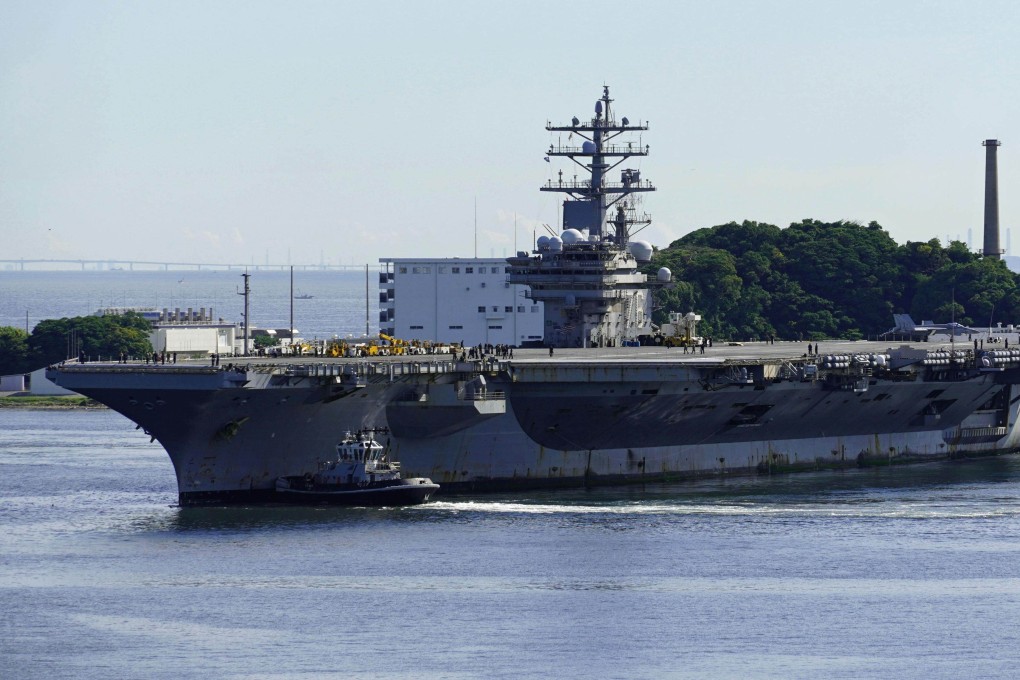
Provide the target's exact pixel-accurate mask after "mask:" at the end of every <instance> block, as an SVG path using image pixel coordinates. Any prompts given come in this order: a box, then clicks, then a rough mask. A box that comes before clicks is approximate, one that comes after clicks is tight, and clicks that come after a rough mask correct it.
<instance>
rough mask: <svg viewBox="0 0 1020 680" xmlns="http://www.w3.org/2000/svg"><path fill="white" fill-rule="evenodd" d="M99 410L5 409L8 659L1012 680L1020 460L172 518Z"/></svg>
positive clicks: (0, 594) (0, 549)
mask: <svg viewBox="0 0 1020 680" xmlns="http://www.w3.org/2000/svg"><path fill="white" fill-rule="evenodd" d="M175 503H176V485H175V482H174V478H173V470H172V467H171V465H170V463H169V460H168V458H167V457H166V455H165V453H164V452H163V451H162V450H161V449H160V448H159V447H158V445H155V444H150V443H149V440H148V437H146V436H144V435H143V434H142V433H141V432H140V431H136V430H134V429H133V426H132V425H131V424H130V423H128V422H127V421H125V420H124V419H122V418H120V417H119V416H117V415H116V414H112V413H110V412H105V411H103V412H81V411H72V412H59V413H55V412H23V411H18V412H13V411H0V622H2V626H3V628H2V632H3V633H4V634H3V635H2V636H0V658H2V659H3V668H4V671H3V672H2V673H0V675H2V676H3V677H12V678H30V677H44V676H45V677H47V678H52V677H95V678H100V677H102V678H108V677H152V678H181V677H196V678H198V677H281V678H285V677H293V678H311V677H323V676H330V675H333V676H335V677H340V676H343V677H387V678H388V677H408V678H419V677H425V678H429V677H434V678H469V677H505V678H520V677H542V678H545V677H585V678H587V677H619V678H630V677H647V678H661V677H677V678H686V677H690V678H701V677H803V678H816V677H845V678H858V677H897V678H898V677H913V678H921V677H924V678H928V677H1011V676H1012V675H1013V673H1014V671H1015V667H1016V663H1017V661H1018V660H1020V658H1018V657H1020V653H1018V651H1017V645H1016V642H1017V641H1016V633H1015V632H1014V628H1015V627H1014V625H1013V623H1012V622H1014V621H1015V620H1016V619H1017V616H1018V614H1020V607H1018V605H1020V578H1018V576H1020V574H1018V566H1017V565H1018V564H1020V561H1018V557H1020V521H1018V519H1020V459H1018V458H1017V457H1002V458H996V459H989V460H981V461H970V462H959V463H945V464H931V465H918V466H912V467H903V468H899V467H898V468H891V469H869V470H859V471H857V470H855V471H848V472H835V473H810V474H800V475H791V476H785V477H784V476H780V477H775V478H760V477H755V478H739V479H727V480H712V481H703V482H699V483H696V484H686V485H654V486H645V487H642V488H623V489H596V490H570V491H563V492H551V491H543V492H535V493H528V494H521V495H495V496H446V497H440V499H439V500H438V501H436V502H434V503H430V504H428V505H425V506H419V507H413V508H400V509H358V508H294V507H249V508H243V507H241V508H238V507H229V508H179V507H177V506H176V504H175Z"/></svg>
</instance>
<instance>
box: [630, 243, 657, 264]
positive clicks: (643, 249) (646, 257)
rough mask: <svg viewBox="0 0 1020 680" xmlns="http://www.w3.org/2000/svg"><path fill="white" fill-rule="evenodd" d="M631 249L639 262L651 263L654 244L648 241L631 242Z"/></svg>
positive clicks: (631, 252)
mask: <svg viewBox="0 0 1020 680" xmlns="http://www.w3.org/2000/svg"><path fill="white" fill-rule="evenodd" d="M629 249H630V254H631V255H633V256H634V259H635V260H637V261H638V262H650V261H651V259H652V244H651V243H649V242H648V241H631V242H630V248H629Z"/></svg>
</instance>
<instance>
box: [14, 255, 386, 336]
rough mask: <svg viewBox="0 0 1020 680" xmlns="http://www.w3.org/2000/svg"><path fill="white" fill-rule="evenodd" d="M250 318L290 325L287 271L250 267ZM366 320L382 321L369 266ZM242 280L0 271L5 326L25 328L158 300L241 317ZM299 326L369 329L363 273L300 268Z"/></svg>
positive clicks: (311, 332) (232, 275)
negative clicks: (309, 297)
mask: <svg viewBox="0 0 1020 680" xmlns="http://www.w3.org/2000/svg"><path fill="white" fill-rule="evenodd" d="M249 281H250V286H251V296H250V309H249V313H250V314H251V323H252V324H253V325H254V326H258V327H261V328H287V327H288V325H289V324H290V272H289V271H271V272H269V271H258V272H252V274H251V279H250V280H249ZM368 283H369V286H368V303H369V310H368V319H369V325H370V331H371V332H373V333H374V332H378V328H379V274H378V272H377V271H371V272H369V281H368ZM243 289H244V281H243V279H242V278H241V274H240V272H237V271H165V272H164V271H133V272H132V271H85V272H73V271H58V272H35V271H26V272H17V271H0V326H14V327H16V328H22V329H24V328H25V317H26V313H27V315H28V328H29V330H30V331H31V329H32V328H34V327H35V325H36V324H37V323H39V321H41V320H43V319H60V318H62V317H73V316H87V315H89V314H92V313H94V312H95V311H96V310H98V309H100V308H102V307H154V308H156V309H160V310H161V309H163V308H167V309H170V310H173V309H174V308H180V309H181V310H186V309H187V308H189V307H191V308H192V309H194V310H195V311H196V312H197V311H198V310H199V309H200V308H202V307H205V308H206V309H207V310H208V309H209V308H210V307H211V308H212V309H213V314H214V315H215V316H216V317H217V318H223V319H225V320H227V321H235V322H238V323H240V322H241V321H242V319H243V313H244V297H243V296H242V295H239V294H238V292H239V291H243ZM294 293H295V295H300V294H306V295H311V296H312V298H311V299H309V300H294V326H295V327H296V328H297V329H298V331H299V333H300V335H301V337H303V338H306V339H312V338H320V339H321V338H331V337H333V335H334V334H338V335H341V336H346V335H348V334H355V335H360V334H363V333H364V332H365V273H364V272H331V271H295V272H294Z"/></svg>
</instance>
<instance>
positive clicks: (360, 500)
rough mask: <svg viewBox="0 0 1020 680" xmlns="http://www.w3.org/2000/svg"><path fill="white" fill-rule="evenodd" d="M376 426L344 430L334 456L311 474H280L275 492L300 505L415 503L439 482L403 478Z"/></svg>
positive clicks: (420, 501) (430, 494) (426, 498)
mask: <svg viewBox="0 0 1020 680" xmlns="http://www.w3.org/2000/svg"><path fill="white" fill-rule="evenodd" d="M376 431H377V430H360V431H358V432H355V433H353V434H352V433H350V432H347V433H345V434H344V438H343V440H342V441H341V442H340V443H339V444H337V445H336V453H337V457H336V459H335V460H330V461H324V462H322V463H319V469H318V471H317V472H315V473H314V474H311V473H308V474H304V475H294V476H289V477H279V478H278V479H277V480H276V495H277V497H278V499H279V500H280V501H282V502H285V503H297V504H302V505H417V504H419V503H424V502H426V501H428V500H429V498H430V497H431V496H432V494H434V493H435V492H436V491H438V490H439V485H438V484H436V483H434V482H433V481H432V480H431V479H429V478H428V477H412V478H409V479H403V478H401V476H400V463H398V462H396V461H389V460H386V455H385V451H384V449H383V447H382V446H381V445H380V444H379V442H377V441H376V440H375V439H374V434H375V432H376Z"/></svg>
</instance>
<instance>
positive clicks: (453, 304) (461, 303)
mask: <svg viewBox="0 0 1020 680" xmlns="http://www.w3.org/2000/svg"><path fill="white" fill-rule="evenodd" d="M379 263H380V265H381V267H380V269H381V271H380V273H379V330H380V332H382V333H385V334H387V335H392V336H393V337H396V338H401V339H404V340H429V341H434V342H463V343H464V344H466V345H480V344H493V345H501V344H506V345H512V346H517V347H520V346H521V345H523V344H525V343H541V342H542V329H543V324H544V318H545V317H544V314H543V311H542V304H541V303H536V302H534V301H533V300H531V299H530V298H529V297H527V292H528V287H527V286H521V285H517V284H510V283H507V272H508V267H509V265H507V262H506V260H505V259H502V258H458V257H455V258H380V259H379Z"/></svg>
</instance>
